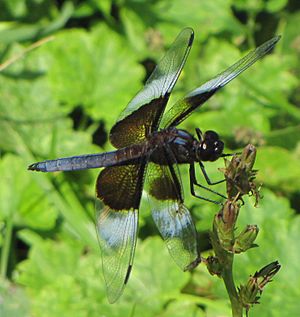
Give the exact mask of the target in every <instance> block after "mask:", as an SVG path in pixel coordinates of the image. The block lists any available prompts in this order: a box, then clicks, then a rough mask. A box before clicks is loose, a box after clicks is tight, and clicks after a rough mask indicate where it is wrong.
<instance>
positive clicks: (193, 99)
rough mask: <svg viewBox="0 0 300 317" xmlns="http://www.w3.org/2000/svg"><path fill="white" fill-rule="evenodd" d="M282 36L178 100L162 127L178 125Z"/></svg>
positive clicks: (263, 45) (165, 117)
mask: <svg viewBox="0 0 300 317" xmlns="http://www.w3.org/2000/svg"><path fill="white" fill-rule="evenodd" d="M279 39H280V37H279V36H276V37H274V38H272V39H271V40H269V41H267V42H265V43H264V44H262V45H261V46H259V47H257V48H256V49H255V50H254V51H251V52H250V53H248V54H247V55H246V56H245V57H243V58H242V59H240V60H239V61H238V62H236V63H235V64H233V65H232V66H230V67H229V68H227V69H226V70H225V71H223V72H222V73H220V74H219V75H217V76H216V77H214V78H213V79H211V80H209V81H208V82H206V83H205V84H203V85H202V86H200V87H198V88H196V89H195V90H193V91H192V92H190V93H189V94H188V95H187V96H185V98H183V99H181V100H179V101H178V102H176V103H175V104H174V105H173V106H172V107H171V108H170V109H169V110H168V111H167V112H166V113H165V115H164V117H163V120H162V122H161V126H162V127H169V126H176V125H178V124H179V123H180V122H181V121H183V120H184V119H185V118H186V117H188V116H189V115H190V114H191V112H192V111H194V110H195V109H196V108H198V107H200V106H201V105H202V104H203V103H204V102H205V101H206V100H207V99H209V98H210V97H211V96H212V95H213V94H214V93H215V92H216V91H218V90H219V89H220V88H222V87H224V86H225V85H227V84H228V83H229V82H230V81H231V80H233V79H234V78H236V77H237V76H238V75H239V74H241V73H242V72H244V71H245V70H246V69H247V68H248V67H250V66H251V65H252V64H254V63H255V62H256V61H257V60H258V59H260V58H261V57H263V56H264V55H265V54H266V53H267V52H269V51H270V50H271V49H272V48H273V47H274V46H275V45H276V43H277V42H278V41H279Z"/></svg>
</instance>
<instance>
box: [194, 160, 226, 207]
mask: <svg viewBox="0 0 300 317" xmlns="http://www.w3.org/2000/svg"><path fill="white" fill-rule="evenodd" d="M189 174H190V190H191V194H192V195H193V196H194V197H196V198H199V199H202V200H206V201H209V202H212V203H214V204H217V205H222V203H221V202H219V201H216V200H213V199H209V198H206V197H203V196H200V195H198V194H196V193H195V188H194V186H198V187H200V188H202V189H205V190H207V191H209V192H211V193H213V194H216V195H218V196H220V197H222V198H225V199H226V197H225V196H224V195H222V194H220V193H218V192H216V191H215V190H212V189H210V188H208V187H205V186H203V185H201V184H199V183H198V182H197V179H196V173H195V166H194V164H190V170H189Z"/></svg>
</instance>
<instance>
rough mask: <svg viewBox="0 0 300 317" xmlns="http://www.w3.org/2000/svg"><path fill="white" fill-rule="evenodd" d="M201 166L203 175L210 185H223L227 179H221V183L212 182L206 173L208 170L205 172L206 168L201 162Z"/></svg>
mask: <svg viewBox="0 0 300 317" xmlns="http://www.w3.org/2000/svg"><path fill="white" fill-rule="evenodd" d="M199 165H200V168H201V171H202V174H203V176H204V178H205V180H206V182H207V184H208V185H217V184H220V183H223V182H225V178H224V179H221V180H220V181H217V182H212V181H211V180H210V178H209V177H208V175H207V173H206V170H205V167H204V165H203V163H202V162H199Z"/></svg>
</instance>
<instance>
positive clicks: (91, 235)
mask: <svg viewBox="0 0 300 317" xmlns="http://www.w3.org/2000/svg"><path fill="white" fill-rule="evenodd" d="M299 22H300V11H299V5H298V3H297V2H295V1H294V2H293V1H287V0H272V1H266V0H260V1H255V2H253V1H242V0H240V1H233V0H225V1H223V0H218V1H210V0H203V1H182V0H175V1H172V2H170V1H167V0H158V1H146V0H140V1H136V0H129V1H121V0H120V1H112V0H86V1H71V0H66V1H54V0H29V1H28V0H17V1H9V0H3V1H1V2H0V69H2V71H1V72H0V151H1V158H0V175H1V181H0V231H1V234H2V235H1V236H0V252H1V253H0V254H1V255H0V256H1V259H0V274H1V283H0V316H74V315H76V316H99V314H100V315H101V316H110V317H111V316H140V315H143V316H162V317H167V316H178V317H179V316H199V317H200V316H220V315H222V316H229V315H230V308H229V302H228V299H227V295H226V293H225V290H224V287H223V285H222V284H221V283H220V281H219V280H218V279H217V278H215V277H211V276H210V275H209V274H208V273H207V272H206V270H205V268H204V267H202V265H200V266H199V267H197V268H196V269H195V270H194V271H193V272H192V273H183V272H180V270H179V269H178V268H177V267H176V265H175V264H174V263H173V262H172V260H171V258H170V257H169V255H168V254H167V251H166V248H165V246H164V244H163V243H162V241H161V239H160V238H159V237H157V235H158V232H157V230H156V229H155V227H154V225H153V222H152V220H151V218H150V216H149V211H148V206H147V203H146V200H145V201H144V200H143V204H142V208H141V214H140V240H139V242H138V245H137V250H136V258H135V263H134V267H133V274H132V276H131V279H130V281H129V284H128V287H127V288H126V290H125V292H124V295H123V296H122V298H121V299H120V301H119V302H117V303H116V304H114V305H113V306H112V305H109V304H108V303H107V300H106V295H105V286H104V282H103V279H102V274H101V261H100V254H99V250H98V244H97V238H96V234H95V229H94V223H93V219H94V215H93V212H94V211H93V210H94V183H95V179H96V176H97V172H98V171H82V172H76V173H75V172H74V173H65V174H63V173H55V174H53V175H42V174H35V173H30V172H28V171H26V167H27V166H28V165H29V164H30V163H32V162H35V161H37V160H43V159H51V158H56V157H63V156H69V155H77V154H84V153H96V152H100V151H105V150H110V149H112V147H111V145H110V144H109V142H107V135H108V133H109V129H110V127H111V126H112V125H113V123H114V122H115V120H116V119H117V117H118V115H119V113H120V112H121V110H122V109H123V108H124V107H125V106H126V104H127V102H128V101H129V100H130V99H131V98H132V97H133V96H134V94H135V93H136V92H137V91H138V90H139V89H140V88H141V87H142V84H143V81H144V80H145V78H146V76H147V74H149V72H150V71H151V65H152V63H151V62H153V61H157V60H158V59H159V58H160V57H161V56H162V55H163V52H164V50H165V49H166V48H167V47H168V46H169V45H170V43H171V42H172V40H173V39H174V38H175V36H176V35H177V34H178V33H179V31H180V30H181V29H182V28H183V27H185V26H191V27H193V28H194V30H195V36H196V39H195V43H194V46H193V48H192V51H191V54H190V56H189V59H188V61H187V64H186V67H185V68H184V71H183V73H182V75H181V77H180V78H179V81H178V83H177V85H176V87H175V90H174V93H173V94H172V97H171V100H170V104H171V103H172V102H174V101H175V100H176V99H178V98H180V97H182V96H183V95H184V94H185V93H187V92H188V91H190V90H191V89H193V88H195V87H196V86H197V85H198V86H199V85H200V84H201V83H203V82H204V81H205V80H207V79H209V78H211V77H212V76H214V75H216V74H217V73H219V72H220V71H222V70H223V69H224V68H226V67H227V66H229V65H230V64H231V63H233V62H234V61H236V60H237V59H238V58H239V57H241V56H242V55H244V54H245V51H247V50H248V49H250V48H253V47H255V46H256V45H258V44H260V43H262V42H263V41H264V40H267V39H268V38H271V37H272V36H273V35H275V34H281V35H282V39H281V41H280V42H279V43H278V45H277V47H276V49H275V52H274V53H273V54H271V55H268V56H266V57H265V58H264V59H263V60H262V61H259V62H258V63H257V64H256V65H255V66H253V67H251V68H250V69H249V70H247V72H246V73H245V75H243V76H241V77H240V78H238V79H236V80H234V82H232V83H231V84H230V85H229V86H228V87H226V88H225V89H223V90H222V91H220V92H219V93H218V94H217V95H216V96H214V97H213V98H212V99H211V100H210V101H209V102H208V103H207V104H206V105H205V106H203V107H202V108H201V109H200V110H199V111H197V112H196V113H194V114H193V115H192V116H191V117H190V118H189V119H187V120H186V121H184V122H183V123H182V127H183V128H185V129H187V130H189V131H193V130H194V129H195V128H196V127H200V128H201V129H202V130H207V129H210V130H216V131H218V133H219V134H220V135H221V136H222V138H223V139H224V142H225V145H226V147H227V149H226V152H238V151H239V149H240V148H241V147H242V146H244V145H245V144H247V143H249V142H252V143H255V144H257V145H259V147H258V156H257V164H256V168H257V169H259V173H258V178H259V181H260V182H261V183H263V188H264V189H263V195H264V199H263V200H262V201H261V203H260V205H259V208H254V207H252V205H253V201H252V200H251V199H250V201H248V200H246V201H245V204H246V206H244V207H243V211H242V212H241V216H240V218H239V221H240V222H239V224H238V228H239V229H240V230H241V229H242V228H243V227H245V225H246V224H257V225H258V227H259V229H260V234H259V235H258V239H257V243H258V244H259V248H254V249H251V250H250V251H248V252H247V253H245V254H242V255H239V256H237V263H236V264H235V265H236V268H235V272H237V275H238V276H236V278H237V279H238V280H240V281H241V283H242V282H243V281H245V280H247V277H248V276H249V275H250V274H253V273H254V272H255V271H256V270H257V269H258V268H260V267H262V266H264V265H265V264H266V263H268V262H272V261H274V260H278V261H279V262H280V263H281V264H282V269H281V271H280V272H279V273H278V275H277V276H276V278H275V280H274V282H273V283H272V284H270V285H268V286H267V289H266V291H265V292H264V294H263V296H262V298H261V305H257V306H256V307H255V308H254V309H253V311H251V314H252V316H296V315H297V314H298V301H297V299H298V298H299V296H300V294H299V289H300V280H299V278H298V276H299V274H297V273H298V267H297V266H298V262H299V259H298V257H299V256H298V254H299V252H298V249H299V246H298V240H299V232H300V222H299V216H298V213H299V212H300V208H299V203H300V190H299V188H300V183H299V179H300V177H299V176H300V170H299V166H300V165H299V159H300V150H299V149H300V142H299V141H300V139H299V135H300V134H299V129H300V123H299V122H300V110H299V103H300V93H299V70H300V64H299V54H300V37H299V30H298V25H299ZM48 35H54V39H53V40H52V41H50V42H48V43H46V44H44V45H42V46H41V47H39V48H37V49H35V50H33V51H30V52H29V53H27V54H26V55H25V56H24V57H23V58H21V59H17V60H16V61H15V62H14V63H12V64H10V65H9V66H7V67H3V68H1V65H5V62H7V61H9V60H10V59H12V58H15V57H16V56H18V54H20V53H22V52H23V51H24V50H25V49H26V48H28V47H29V46H30V45H31V44H32V43H34V42H35V41H37V40H39V39H41V38H43V37H45V36H48ZM222 166H223V163H222V161H219V162H216V163H213V164H211V165H210V166H207V170H208V173H209V175H210V177H211V178H212V179H213V180H218V179H220V178H221V177H222V174H221V173H220V172H219V171H218V168H220V167H222ZM199 173H200V172H199ZM199 177H200V176H199ZM182 179H183V182H184V184H183V185H184V188H185V196H186V204H187V205H188V206H189V208H190V210H191V211H192V214H193V218H194V221H195V222H196V227H197V229H198V231H199V232H200V235H199V236H200V237H201V238H202V240H201V241H200V243H201V246H202V248H203V252H207V253H208V254H209V252H210V251H209V249H210V245H209V242H208V241H207V238H206V237H207V234H206V233H207V230H208V229H210V228H211V223H212V219H213V215H214V213H216V212H217V210H218V208H217V207H216V206H212V205H210V204H207V203H205V202H202V201H198V200H195V199H193V198H192V197H191V196H190V195H189V186H188V175H187V171H186V169H185V168H183V171H182ZM215 189H216V190H217V191H220V192H224V186H223V185H222V184H221V185H218V186H217V187H216V188H215Z"/></svg>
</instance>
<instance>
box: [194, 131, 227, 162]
mask: <svg viewBox="0 0 300 317" xmlns="http://www.w3.org/2000/svg"><path fill="white" fill-rule="evenodd" d="M223 149H224V143H223V142H222V141H221V140H220V139H219V135H218V134H217V133H216V132H214V131H211V130H209V131H206V132H205V133H204V134H203V136H202V137H201V140H200V142H198V144H197V146H196V158H197V161H210V162H213V161H216V160H217V159H218V158H219V157H220V156H221V155H222V153H223Z"/></svg>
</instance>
